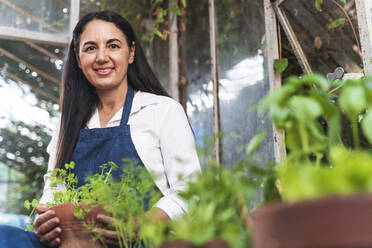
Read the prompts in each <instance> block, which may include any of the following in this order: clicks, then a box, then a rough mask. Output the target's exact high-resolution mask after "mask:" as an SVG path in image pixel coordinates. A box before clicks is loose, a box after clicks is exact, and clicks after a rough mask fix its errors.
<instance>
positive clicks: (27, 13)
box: [0, 0, 61, 33]
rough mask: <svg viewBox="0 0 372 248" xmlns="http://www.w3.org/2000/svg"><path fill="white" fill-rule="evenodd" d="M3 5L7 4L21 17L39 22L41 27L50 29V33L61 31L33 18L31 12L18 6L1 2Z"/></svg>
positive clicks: (6, 0)
mask: <svg viewBox="0 0 372 248" xmlns="http://www.w3.org/2000/svg"><path fill="white" fill-rule="evenodd" d="M0 2H1V3H3V4H5V5H6V6H8V7H9V8H12V9H14V10H15V11H17V12H18V13H20V14H21V15H23V16H25V17H28V18H30V19H31V20H33V21H34V22H37V23H39V24H40V25H42V26H45V27H46V28H47V29H49V30H50V31H53V32H55V33H60V32H61V30H59V29H57V28H55V27H54V26H52V25H50V24H47V23H45V22H43V21H42V20H40V19H39V18H37V17H36V16H33V15H32V14H30V13H29V12H27V11H25V10H23V9H21V8H20V7H18V6H17V5H15V4H13V3H11V2H9V1H8V0H0Z"/></svg>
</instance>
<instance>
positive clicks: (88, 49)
mask: <svg viewBox="0 0 372 248" xmlns="http://www.w3.org/2000/svg"><path fill="white" fill-rule="evenodd" d="M94 49H95V47H94V46H89V47H86V48H85V51H86V52H89V51H93V50H94Z"/></svg>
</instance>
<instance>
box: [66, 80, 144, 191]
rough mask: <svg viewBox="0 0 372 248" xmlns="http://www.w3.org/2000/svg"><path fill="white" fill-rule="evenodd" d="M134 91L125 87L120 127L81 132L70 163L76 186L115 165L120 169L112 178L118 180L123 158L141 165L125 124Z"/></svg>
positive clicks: (83, 130)
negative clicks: (106, 166) (125, 94)
mask: <svg viewBox="0 0 372 248" xmlns="http://www.w3.org/2000/svg"><path fill="white" fill-rule="evenodd" d="M133 97H134V92H133V89H132V87H131V86H129V85H128V91H127V96H126V98H125V103H124V107H123V113H122V116H121V121H120V126H116V127H107V128H92V129H82V130H81V131H80V135H79V138H78V141H77V143H76V147H75V150H74V152H73V154H72V156H71V161H74V162H75V168H74V170H73V171H72V172H73V173H74V174H75V175H76V176H77V178H78V185H77V186H78V187H79V186H82V185H84V184H85V183H86V182H85V180H86V178H87V176H88V175H94V174H96V173H101V169H100V168H99V166H100V165H102V164H105V163H107V162H114V163H115V164H116V165H117V166H119V169H118V170H116V171H113V173H112V176H113V178H114V179H116V180H120V177H121V176H122V174H123V173H122V169H123V166H125V164H123V159H125V160H126V161H131V162H133V163H134V164H135V165H136V166H144V165H143V162H142V161H141V159H140V157H139V155H138V153H137V151H136V148H135V147H134V144H133V141H132V138H131V134H130V127H129V125H128V124H127V123H128V119H129V115H130V111H131V108H132V102H133Z"/></svg>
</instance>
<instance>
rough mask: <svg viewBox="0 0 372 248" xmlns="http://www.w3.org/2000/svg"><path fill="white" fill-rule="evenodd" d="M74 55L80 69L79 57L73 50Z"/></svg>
mask: <svg viewBox="0 0 372 248" xmlns="http://www.w3.org/2000/svg"><path fill="white" fill-rule="evenodd" d="M74 53H75V58H76V61H77V63H78V66H79V68H80V69H81V62H80V57H79V53H77V52H76V48H75V49H74Z"/></svg>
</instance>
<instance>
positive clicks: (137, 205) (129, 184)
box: [25, 161, 161, 247]
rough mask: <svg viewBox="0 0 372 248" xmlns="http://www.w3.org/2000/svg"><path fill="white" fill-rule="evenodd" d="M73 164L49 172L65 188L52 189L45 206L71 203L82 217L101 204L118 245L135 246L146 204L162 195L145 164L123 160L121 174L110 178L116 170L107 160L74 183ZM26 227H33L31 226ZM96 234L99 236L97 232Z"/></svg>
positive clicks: (75, 179) (78, 215)
mask: <svg viewBox="0 0 372 248" xmlns="http://www.w3.org/2000/svg"><path fill="white" fill-rule="evenodd" d="M74 166H75V165H74V163H73V162H71V163H69V164H66V165H65V169H55V170H53V171H52V172H51V181H52V185H51V186H52V187H57V185H58V184H61V183H63V184H64V186H65V190H64V191H59V192H55V193H54V199H53V201H52V202H50V203H48V206H50V207H52V206H56V205H60V204H64V203H73V204H74V206H75V207H74V216H75V217H76V218H77V219H79V220H84V218H85V216H86V214H87V213H89V211H90V210H91V209H93V208H94V207H96V206H103V209H104V213H105V214H106V215H108V216H111V217H112V218H113V220H114V222H113V223H112V226H110V227H109V228H111V229H113V230H115V231H116V232H117V234H118V240H119V246H120V247H135V246H136V245H138V244H140V242H141V239H140V237H139V235H138V230H139V226H140V225H141V220H142V219H143V218H144V217H143V216H145V213H146V212H147V210H148V209H149V207H150V206H152V205H154V204H155V202H156V201H158V200H159V199H160V197H161V193H160V192H159V191H158V190H157V188H156V186H155V183H154V180H153V177H152V175H150V173H148V171H147V170H146V169H145V168H144V167H142V166H136V165H135V164H134V163H133V162H131V161H124V164H123V166H122V167H123V168H124V169H123V176H122V177H121V179H120V181H117V180H114V179H113V178H112V171H115V170H117V169H118V166H117V165H115V164H114V163H107V164H103V165H101V166H100V168H101V173H99V174H95V175H92V176H90V177H88V178H87V180H86V184H85V185H83V186H80V187H77V186H76V185H77V182H78V181H77V177H76V176H75V175H74V174H73V173H71V171H72V170H73V169H74ZM31 205H32V207H36V205H37V201H36V200H33V201H32V203H30V202H25V207H28V209H30V208H31ZM86 206H88V207H86ZM32 213H33V211H32ZM85 226H86V228H87V229H89V230H91V231H94V230H95V228H96V227H95V226H92V224H90V223H85ZM28 229H32V226H29V228H28ZM95 238H96V239H100V238H101V237H100V234H97V235H96V237H95Z"/></svg>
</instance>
